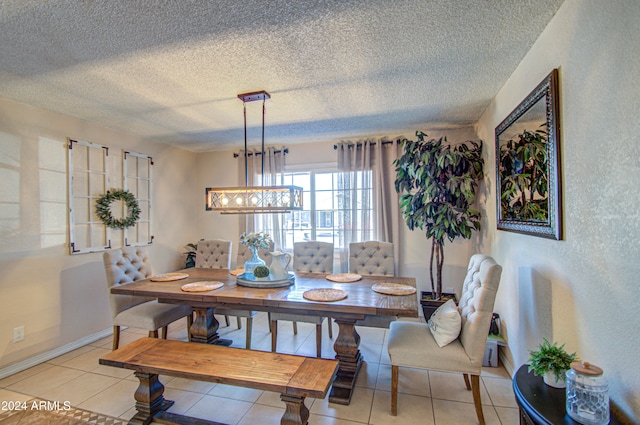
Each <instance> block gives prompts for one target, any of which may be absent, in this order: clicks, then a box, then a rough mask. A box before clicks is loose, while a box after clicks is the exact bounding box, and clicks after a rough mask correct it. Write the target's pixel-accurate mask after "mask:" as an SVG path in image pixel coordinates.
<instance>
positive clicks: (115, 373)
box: [90, 364, 138, 381]
mask: <svg viewBox="0 0 640 425" xmlns="http://www.w3.org/2000/svg"><path fill="white" fill-rule="evenodd" d="M90 372H91V373H97V374H100V375H104V376H111V377H113V378H118V379H130V380H132V381H138V380H137V379H136V378H135V377H134V376H133V371H132V370H129V369H121V368H119V367H113V366H105V365H101V364H99V365H97V366H96V367H95V368H93V369H92V370H91V371H90Z"/></svg>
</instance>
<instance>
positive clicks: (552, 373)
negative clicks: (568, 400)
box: [529, 338, 578, 388]
mask: <svg viewBox="0 0 640 425" xmlns="http://www.w3.org/2000/svg"><path fill="white" fill-rule="evenodd" d="M529 354H530V357H529V372H531V371H533V374H534V375H536V376H542V379H543V380H544V383H545V384H547V385H549V386H551V387H555V388H564V387H565V372H566V371H567V370H569V369H570V368H571V363H572V362H575V361H578V356H577V355H576V353H573V354H569V353H567V352H566V351H565V349H564V344H562V345H561V346H558V345H557V343H555V342H554V343H553V344H552V343H550V342H549V341H547V339H546V338H543V342H542V344H540V345H538V347H537V350H530V351H529Z"/></svg>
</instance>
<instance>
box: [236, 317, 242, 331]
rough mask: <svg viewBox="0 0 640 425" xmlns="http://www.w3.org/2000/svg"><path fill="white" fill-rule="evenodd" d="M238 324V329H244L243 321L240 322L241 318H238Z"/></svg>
mask: <svg viewBox="0 0 640 425" xmlns="http://www.w3.org/2000/svg"><path fill="white" fill-rule="evenodd" d="M236 322H237V323H238V329H242V320H240V316H236Z"/></svg>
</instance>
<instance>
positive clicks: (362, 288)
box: [111, 268, 418, 404]
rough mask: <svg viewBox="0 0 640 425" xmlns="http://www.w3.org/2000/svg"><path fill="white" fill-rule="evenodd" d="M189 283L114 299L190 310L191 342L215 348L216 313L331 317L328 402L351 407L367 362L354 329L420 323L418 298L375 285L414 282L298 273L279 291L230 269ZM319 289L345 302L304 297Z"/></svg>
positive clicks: (141, 286)
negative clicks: (376, 322) (378, 321)
mask: <svg viewBox="0 0 640 425" xmlns="http://www.w3.org/2000/svg"><path fill="white" fill-rule="evenodd" d="M178 272H180V273H185V274H188V275H189V277H187V278H186V279H181V280H177V281H169V282H157V281H152V280H150V279H145V280H138V281H135V282H132V283H128V284H124V285H120V286H115V287H113V288H111V292H112V293H113V294H122V295H137V296H143V297H153V298H157V299H158V301H159V302H162V303H171V304H183V305H189V306H191V307H192V308H193V309H194V311H195V313H196V318H195V320H194V322H193V325H192V326H191V328H190V330H189V331H190V337H191V341H192V342H200V343H209V344H215V343H219V342H220V337H219V335H218V333H217V330H218V327H219V323H218V321H217V320H216V318H215V316H214V312H215V309H216V308H231V309H239V310H251V311H266V312H279V313H293V314H302V315H311V316H320V317H331V318H333V319H334V321H335V322H336V323H337V324H338V328H339V331H338V336H337V338H336V340H335V343H334V350H335V352H336V359H337V360H338V362H339V365H338V372H337V374H336V376H335V379H334V381H333V384H332V388H331V391H330V393H329V401H330V402H333V403H339V404H349V403H350V401H351V396H352V394H353V390H354V387H355V382H356V378H357V375H358V371H359V370H360V367H361V365H362V362H363V360H364V359H363V356H362V354H361V353H360V349H359V345H360V335H358V332H357V331H356V327H355V324H356V322H357V321H358V320H362V319H364V318H365V317H366V316H368V315H379V316H405V317H418V301H417V296H416V295H415V294H413V295H400V296H398V295H384V294H380V293H378V292H375V291H373V289H372V286H373V285H374V284H376V283H382V282H388V283H400V284H406V285H410V286H413V287H415V286H416V280H415V278H411V277H391V276H363V277H362V279H361V280H359V281H357V282H351V283H337V282H332V281H329V280H327V279H326V277H327V275H326V274H316V273H295V282H294V284H292V285H291V286H287V287H281V288H254V287H246V286H240V285H237V284H236V277H235V276H232V275H231V274H230V273H229V270H227V269H204V268H190V269H184V270H179V271H178ZM201 281H207V282H211V281H216V282H222V283H223V284H224V286H222V287H221V288H219V289H215V290H212V291H208V292H185V291H183V290H181V287H182V285H184V284H187V283H192V282H201ZM318 288H334V289H342V290H344V291H345V292H346V293H347V297H346V298H344V299H342V300H339V301H333V302H322V301H311V300H308V299H306V298H304V297H303V294H304V292H305V291H307V290H310V289H318Z"/></svg>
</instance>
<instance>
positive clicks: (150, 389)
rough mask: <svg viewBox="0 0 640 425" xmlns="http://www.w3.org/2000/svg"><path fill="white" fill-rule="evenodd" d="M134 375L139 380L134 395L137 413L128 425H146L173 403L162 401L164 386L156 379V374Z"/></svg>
mask: <svg viewBox="0 0 640 425" xmlns="http://www.w3.org/2000/svg"><path fill="white" fill-rule="evenodd" d="M134 375H135V376H136V378H138V379H139V380H140V385H139V386H138V389H137V390H136V393H135V395H134V398H135V399H136V410H137V411H138V412H137V413H136V414H135V415H134V416H133V418H131V420H130V421H129V424H130V425H148V424H150V423H151V422H152V421H153V417H154V416H155V415H156V414H158V413H160V412H163V411H165V410H167V409H168V408H169V407H171V406H173V401H171V400H165V399H164V397H163V395H162V394H163V393H164V385H162V383H161V382H160V380H159V379H158V375H157V374H155V373H143V372H135V373H134Z"/></svg>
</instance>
